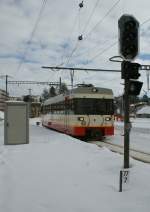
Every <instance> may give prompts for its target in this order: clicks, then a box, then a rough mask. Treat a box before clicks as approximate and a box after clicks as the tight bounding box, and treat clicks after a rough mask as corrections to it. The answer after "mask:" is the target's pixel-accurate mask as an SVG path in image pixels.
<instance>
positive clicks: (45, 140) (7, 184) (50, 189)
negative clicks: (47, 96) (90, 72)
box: [0, 120, 150, 212]
mask: <svg viewBox="0 0 150 212" xmlns="http://www.w3.org/2000/svg"><path fill="white" fill-rule="evenodd" d="M119 136H120V135H118V137H119ZM148 137H149V135H148ZM116 140H118V139H116ZM122 164H123V157H122V156H121V155H119V154H115V153H112V152H110V151H109V150H107V149H105V148H99V147H97V146H96V145H93V144H89V143H85V142H81V141H79V140H77V139H74V138H72V137H70V136H66V135H64V134H60V133H57V132H55V131H51V130H48V129H45V128H43V127H41V126H36V125H35V122H34V120H33V121H32V122H31V124H30V143H29V144H27V145H18V146H4V145H3V124H2V123H1V124H0V188H1V189H0V211H1V212H27V211H28V212H50V211H52V212H60V211H61V212H91V211H92V212H99V211H106V212H120V211H122V212H126V211H128V212H141V211H142V212H149V210H150V203H149V199H150V192H149V191H150V184H149V179H150V166H149V165H147V164H143V163H140V162H137V161H135V160H132V159H131V165H132V168H131V169H130V182H129V184H128V186H127V187H126V188H124V192H123V193H119V192H118V189H119V171H120V169H121V168H122Z"/></svg>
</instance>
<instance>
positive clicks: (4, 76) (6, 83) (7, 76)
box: [0, 74, 11, 96]
mask: <svg viewBox="0 0 150 212" xmlns="http://www.w3.org/2000/svg"><path fill="white" fill-rule="evenodd" d="M9 77H11V76H9V75H7V74H6V75H1V76H0V78H5V92H6V95H7V96H8V78H9Z"/></svg>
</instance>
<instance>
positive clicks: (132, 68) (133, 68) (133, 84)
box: [121, 61, 143, 96]
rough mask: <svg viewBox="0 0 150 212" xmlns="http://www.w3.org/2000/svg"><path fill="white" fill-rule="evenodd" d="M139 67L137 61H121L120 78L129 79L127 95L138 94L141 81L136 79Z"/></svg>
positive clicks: (138, 75)
mask: <svg viewBox="0 0 150 212" xmlns="http://www.w3.org/2000/svg"><path fill="white" fill-rule="evenodd" d="M140 67H141V65H140V64H139V63H131V62H129V61H123V62H122V63H121V78H122V79H125V80H129V86H128V90H127V93H128V95H133V96H137V95H139V94H140V91H141V88H142V85H143V83H142V82H140V81H136V79H138V78H139V77H140V76H141V75H140V73H139V69H140Z"/></svg>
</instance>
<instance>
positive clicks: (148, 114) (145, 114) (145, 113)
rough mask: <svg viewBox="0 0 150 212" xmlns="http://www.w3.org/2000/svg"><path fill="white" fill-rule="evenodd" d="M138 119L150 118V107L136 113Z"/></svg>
mask: <svg viewBox="0 0 150 212" xmlns="http://www.w3.org/2000/svg"><path fill="white" fill-rule="evenodd" d="M136 115H137V117H138V118H150V106H149V105H147V106H144V107H143V108H141V109H140V110H138V111H137V113H136Z"/></svg>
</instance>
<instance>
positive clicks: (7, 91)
mask: <svg viewBox="0 0 150 212" xmlns="http://www.w3.org/2000/svg"><path fill="white" fill-rule="evenodd" d="M7 92H8V75H6V95H7ZM7 96H8V95H7Z"/></svg>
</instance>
